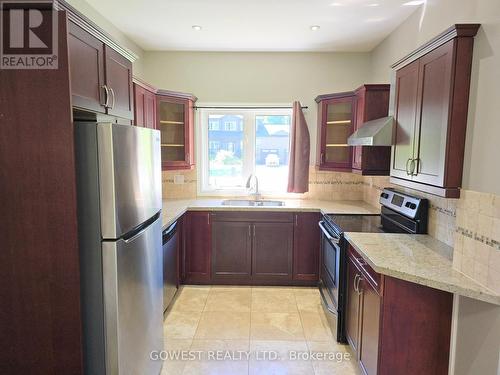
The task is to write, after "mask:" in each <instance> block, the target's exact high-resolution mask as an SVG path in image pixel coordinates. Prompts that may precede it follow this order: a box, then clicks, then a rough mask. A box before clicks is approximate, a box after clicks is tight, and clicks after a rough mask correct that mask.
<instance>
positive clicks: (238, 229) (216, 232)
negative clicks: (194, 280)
mask: <svg viewBox="0 0 500 375" xmlns="http://www.w3.org/2000/svg"><path fill="white" fill-rule="evenodd" d="M252 229H253V228H252V224H250V223H247V222H233V221H224V220H223V219H222V220H221V221H218V220H215V221H213V223H212V277H213V280H214V281H217V280H218V279H220V280H225V279H230V278H247V279H248V278H249V277H250V276H251V272H252Z"/></svg>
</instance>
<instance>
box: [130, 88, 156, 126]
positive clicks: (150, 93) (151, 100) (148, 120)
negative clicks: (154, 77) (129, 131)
mask: <svg viewBox="0 0 500 375" xmlns="http://www.w3.org/2000/svg"><path fill="white" fill-rule="evenodd" d="M134 125H135V126H140V127H143V128H149V129H156V89H154V88H151V87H149V86H147V85H145V84H143V83H142V82H139V81H135V80H134Z"/></svg>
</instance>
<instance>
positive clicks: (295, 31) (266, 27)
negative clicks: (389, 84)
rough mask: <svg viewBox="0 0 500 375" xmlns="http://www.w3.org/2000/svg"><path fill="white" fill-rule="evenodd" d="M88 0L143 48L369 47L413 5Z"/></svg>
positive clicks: (338, 0) (393, 1) (389, 1)
mask: <svg viewBox="0 0 500 375" xmlns="http://www.w3.org/2000/svg"><path fill="white" fill-rule="evenodd" d="M87 2H88V3H90V4H91V5H92V6H93V7H94V8H95V9H96V10H97V11H98V12H99V13H101V14H102V15H103V16H104V17H106V18H107V19H109V20H110V21H111V22H112V23H113V24H114V25H115V26H116V27H118V28H119V29H120V30H122V31H123V32H124V33H125V34H126V35H127V36H128V37H129V38H130V39H132V40H133V41H134V42H136V43H137V44H138V45H139V46H141V47H142V48H143V49H145V50H182V51H370V50H371V49H373V48H374V47H375V46H376V45H377V44H378V43H380V42H381V41H382V40H383V39H384V38H385V37H386V36H387V35H388V34H389V33H390V32H391V31H393V30H394V29H395V28H396V27H397V26H398V25H400V24H401V23H402V22H403V21H404V20H405V19H406V18H407V17H408V16H409V15H410V14H411V13H412V12H413V11H415V9H416V8H417V7H418V6H415V5H403V4H405V3H407V2H409V0H245V1H244V0H142V1H141V0H106V1H103V0H87ZM374 4H377V6H375V5H374ZM193 25H200V26H202V30H201V31H195V30H193V29H192V26H193ZM312 25H319V26H320V27H321V28H320V29H319V30H317V31H311V29H310V27H311V26H312Z"/></svg>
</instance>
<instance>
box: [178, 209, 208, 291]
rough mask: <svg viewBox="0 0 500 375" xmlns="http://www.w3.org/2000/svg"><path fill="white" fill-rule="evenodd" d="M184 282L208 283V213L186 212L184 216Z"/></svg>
mask: <svg viewBox="0 0 500 375" xmlns="http://www.w3.org/2000/svg"><path fill="white" fill-rule="evenodd" d="M184 233H185V238H184V254H183V268H184V269H183V272H182V273H183V275H184V282H187V283H193V284H206V283H210V279H211V275H210V268H211V267H210V259H211V246H210V238H211V225H210V213H209V212H204V211H200V212H198V211H192V212H188V213H187V214H186V215H185V217H184Z"/></svg>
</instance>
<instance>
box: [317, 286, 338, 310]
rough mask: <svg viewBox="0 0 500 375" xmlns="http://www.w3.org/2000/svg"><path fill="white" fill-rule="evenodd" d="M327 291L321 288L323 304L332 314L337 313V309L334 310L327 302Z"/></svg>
mask: <svg viewBox="0 0 500 375" xmlns="http://www.w3.org/2000/svg"><path fill="white" fill-rule="evenodd" d="M324 293H325V292H323V288H321V287H320V288H319V294H320V295H321V299H322V300H323V306H325V307H326V309H327V310H328V311H329V312H331V313H332V314H335V315H337V311H335V310H333V309H332V308H331V307H330V306H328V302H326V297H325V294H324Z"/></svg>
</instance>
